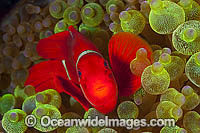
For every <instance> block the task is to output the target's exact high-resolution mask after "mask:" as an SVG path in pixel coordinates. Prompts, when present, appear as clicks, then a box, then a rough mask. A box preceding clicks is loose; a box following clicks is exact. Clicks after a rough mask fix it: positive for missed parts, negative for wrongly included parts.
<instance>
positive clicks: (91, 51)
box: [76, 50, 103, 71]
mask: <svg viewBox="0 0 200 133" xmlns="http://www.w3.org/2000/svg"><path fill="white" fill-rule="evenodd" d="M89 53H95V54H98V55H100V56H101V57H103V56H102V55H101V54H100V53H98V52H96V51H93V50H85V51H83V52H82V53H81V54H80V55H79V56H78V59H77V61H76V71H77V65H78V62H79V60H80V59H81V57H83V56H84V55H86V54H89Z"/></svg>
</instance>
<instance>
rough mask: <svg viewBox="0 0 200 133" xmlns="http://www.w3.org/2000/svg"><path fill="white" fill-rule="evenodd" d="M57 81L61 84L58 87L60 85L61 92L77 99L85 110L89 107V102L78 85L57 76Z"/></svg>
mask: <svg viewBox="0 0 200 133" xmlns="http://www.w3.org/2000/svg"><path fill="white" fill-rule="evenodd" d="M58 81H59V84H60V85H61V86H60V87H62V90H63V92H65V93H66V94H68V95H70V96H72V97H73V98H74V99H75V100H77V101H78V102H79V103H80V104H81V105H82V106H83V108H84V109H85V110H88V109H89V108H90V107H91V104H90V103H89V102H88V101H87V99H86V98H85V96H84V95H83V93H82V91H81V89H80V87H79V86H78V85H76V84H74V83H72V82H70V81H69V80H66V79H64V78H62V77H58Z"/></svg>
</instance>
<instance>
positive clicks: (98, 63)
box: [25, 26, 152, 114]
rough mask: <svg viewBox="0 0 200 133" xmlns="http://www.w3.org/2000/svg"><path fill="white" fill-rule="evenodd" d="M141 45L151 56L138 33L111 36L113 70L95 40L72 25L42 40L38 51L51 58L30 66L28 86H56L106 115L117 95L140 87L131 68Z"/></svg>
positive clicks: (110, 55) (85, 106)
mask: <svg viewBox="0 0 200 133" xmlns="http://www.w3.org/2000/svg"><path fill="white" fill-rule="evenodd" d="M140 48H145V49H146V50H147V52H148V58H149V59H150V56H151V53H152V51H151V48H150V47H149V45H148V44H147V43H146V42H145V41H144V40H142V39H141V38H139V37H138V36H136V35H134V34H132V33H128V32H121V33H118V34H115V35H114V36H112V38H111V40H110V41H109V58H110V64H111V68H112V69H111V68H110V66H109V63H108V62H107V61H106V60H105V59H104V58H103V56H102V55H101V54H100V52H99V50H98V49H97V48H96V47H95V46H94V45H93V44H92V42H90V41H89V40H87V39H86V38H84V37H83V36H82V35H81V34H80V33H79V32H78V31H76V30H75V29H74V28H73V26H69V27H68V31H64V32H60V33H57V34H55V35H52V36H50V37H48V38H45V39H42V40H40V41H39V43H38V45H37V52H38V54H39V55H40V56H42V57H43V58H46V59H50V60H48V61H44V62H41V63H39V64H36V65H34V66H33V67H32V68H30V70H29V76H28V78H27V80H26V82H25V85H33V86H34V87H35V88H36V92H38V91H43V90H45V89H49V88H54V89H56V90H57V91H58V92H59V93H61V92H65V93H67V94H69V95H71V96H72V97H73V98H74V99H76V100H77V101H78V102H79V103H80V104H81V105H82V106H83V107H84V109H85V110H88V109H89V108H90V107H92V106H93V107H94V108H96V109H97V110H98V111H100V112H101V113H104V114H106V113H109V112H111V111H112V110H113V109H114V108H115V106H116V104H117V98H118V94H119V95H120V96H129V95H131V94H133V93H134V92H135V91H136V90H137V89H138V88H139V87H140V86H141V81H140V77H137V76H135V75H133V74H132V73H131V71H130V67H129V64H130V62H131V61H132V60H133V59H134V58H135V57H136V52H137V50H138V49H140Z"/></svg>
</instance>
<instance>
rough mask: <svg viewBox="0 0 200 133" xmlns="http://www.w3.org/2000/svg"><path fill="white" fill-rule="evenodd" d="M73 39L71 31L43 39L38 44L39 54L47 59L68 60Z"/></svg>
mask: <svg viewBox="0 0 200 133" xmlns="http://www.w3.org/2000/svg"><path fill="white" fill-rule="evenodd" d="M72 42H73V38H72V36H71V34H70V32H69V31H64V32H60V33H57V34H54V35H52V36H50V37H48V38H44V39H41V40H40V41H39V43H38V44H37V52H38V54H39V55H40V56H42V57H43V58H46V59H66V58H67V56H68V55H69V54H70V53H69V52H70V48H71V44H72Z"/></svg>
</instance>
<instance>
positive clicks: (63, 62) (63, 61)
mask: <svg viewBox="0 0 200 133" xmlns="http://www.w3.org/2000/svg"><path fill="white" fill-rule="evenodd" d="M62 64H63V66H64V68H65V71H66V73H67V77H68V78H69V80H71V78H70V76H69V72H68V70H67V66H66V64H65V60H62Z"/></svg>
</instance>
